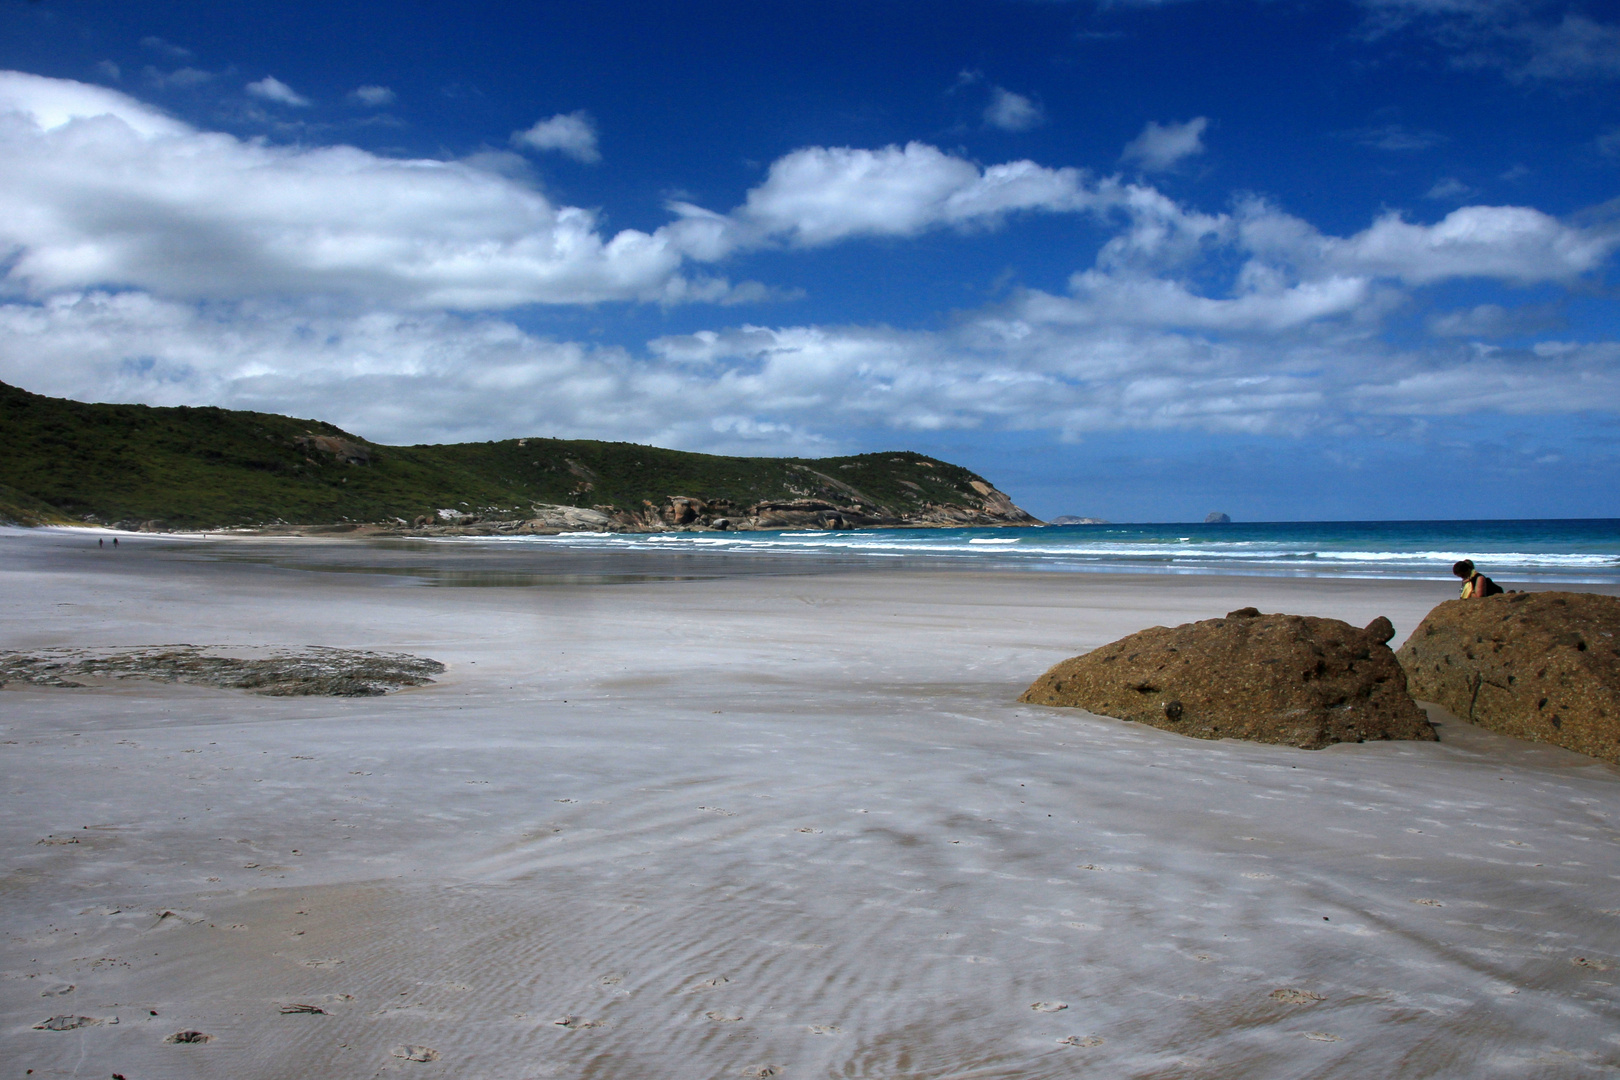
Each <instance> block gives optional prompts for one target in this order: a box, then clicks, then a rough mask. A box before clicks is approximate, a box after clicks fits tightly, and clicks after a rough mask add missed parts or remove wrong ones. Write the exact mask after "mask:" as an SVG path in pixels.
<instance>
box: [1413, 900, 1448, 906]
mask: <svg viewBox="0 0 1620 1080" xmlns="http://www.w3.org/2000/svg"><path fill="white" fill-rule="evenodd" d="M1412 903H1414V904H1422V905H1423V906H1424V907H1445V906H1446V905H1444V904H1442V903H1441V902H1440V901H1438V900H1413V901H1412Z"/></svg>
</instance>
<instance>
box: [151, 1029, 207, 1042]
mask: <svg viewBox="0 0 1620 1080" xmlns="http://www.w3.org/2000/svg"><path fill="white" fill-rule="evenodd" d="M213 1038H214V1037H213V1036H212V1035H208V1034H205V1033H203V1032H201V1031H177V1032H175V1033H174V1034H173V1035H170V1036H169V1037H168V1038H166V1039H164V1040H163V1041H164V1042H166V1043H205V1042H212V1041H213Z"/></svg>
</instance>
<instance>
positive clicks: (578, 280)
mask: <svg viewBox="0 0 1620 1080" xmlns="http://www.w3.org/2000/svg"><path fill="white" fill-rule="evenodd" d="M0 250H7V251H10V252H12V253H13V254H12V258H11V260H10V262H9V265H8V267H7V278H8V280H9V281H10V282H11V283H12V284H13V286H14V287H15V286H22V287H24V288H26V289H28V290H29V291H31V292H32V293H34V294H35V295H43V294H46V293H49V292H52V291H56V290H62V289H78V288H88V287H95V286H103V285H117V286H127V287H136V288H141V289H146V290H150V291H152V292H154V293H156V294H159V295H164V296H169V297H175V298H187V299H205V298H235V297H245V296H257V295H280V296H311V295H321V294H329V295H337V296H346V297H350V298H352V299H355V300H358V301H360V302H363V303H369V304H388V305H395V306H401V307H406V308H433V307H448V308H472V309H476V308H500V307H509V306H515V305H521V304H530V303H546V304H556V303H565V304H571V303H594V302H598V301H602V300H651V301H664V302H675V301H681V300H689V299H722V298H723V297H724V296H725V295H726V292H727V289H726V287H725V285H724V283H723V282H718V281H715V280H707V281H689V280H686V279H685V278H683V277H681V275H680V274H679V269H680V265H681V262H682V258H683V256H682V253H681V252H680V251H679V250H678V249H677V248H676V246H675V245H674V244H673V243H671V241H670V239H669V238H668V237H667V236H665V235H663V234H662V233H656V234H648V233H645V232H641V231H637V230H634V229H627V230H623V231H620V232H618V233H617V234H614V235H612V236H607V235H604V234H603V233H602V232H600V231H599V230H598V228H597V221H596V217H595V215H594V214H593V213H592V212H591V211H589V210H585V209H581V208H578V207H570V206H558V205H555V204H553V203H552V202H551V201H549V200H548V199H547V198H546V197H545V196H544V195H542V194H541V193H539V192H537V191H535V190H534V189H532V188H530V187H528V186H526V185H524V184H523V183H521V182H519V181H515V180H513V179H510V178H508V177H504V176H500V175H497V174H495V173H492V172H490V171H488V170H484V169H479V168H475V167H472V166H469V165H465V164H461V163H457V162H444V161H424V160H401V159H395V158H384V157H379V156H377V155H374V154H370V153H367V152H365V151H362V150H358V149H355V148H353V147H346V146H334V147H324V148H306V147H280V146H273V145H269V144H266V143H263V142H258V141H243V140H239V139H236V138H234V137H232V136H230V135H224V134H219V133H211V132H201V131H197V130H195V129H193V128H191V127H189V126H187V125H185V124H182V123H180V122H179V121H176V120H173V119H171V118H170V117H167V116H165V115H164V114H162V113H161V112H158V111H157V110H155V109H152V108H150V107H148V106H146V105H143V104H141V103H140V102H137V101H135V100H134V99H132V98H129V97H126V96H124V95H122V94H119V93H117V92H115V91H112V90H107V89H105V88H102V87H95V86H89V85H86V84H82V83H75V82H70V81H67V80H58V79H45V78H41V77H38V76H32V75H24V74H20V73H14V72H13V73H0Z"/></svg>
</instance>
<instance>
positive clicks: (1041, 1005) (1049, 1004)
mask: <svg viewBox="0 0 1620 1080" xmlns="http://www.w3.org/2000/svg"><path fill="white" fill-rule="evenodd" d="M1068 1007H1069V1003H1068V1002H1066V1001H1037V1002H1036V1003H1035V1004H1033V1005H1031V1006H1030V1008H1032V1009H1034V1010H1035V1011H1036V1012H1046V1013H1052V1012H1062V1011H1063V1010H1064V1009H1067V1008H1068Z"/></svg>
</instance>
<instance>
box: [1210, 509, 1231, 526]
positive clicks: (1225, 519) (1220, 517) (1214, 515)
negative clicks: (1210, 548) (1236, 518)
mask: <svg viewBox="0 0 1620 1080" xmlns="http://www.w3.org/2000/svg"><path fill="white" fill-rule="evenodd" d="M1204 524H1205V525H1230V524H1232V519H1231V517H1230V516H1228V515H1226V514H1223V513H1221V512H1220V511H1219V510H1211V511H1210V512H1209V514H1208V515H1207V516H1206V517H1205V518H1204Z"/></svg>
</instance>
